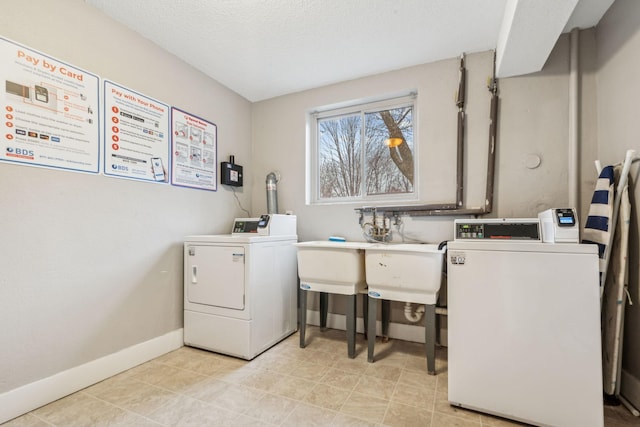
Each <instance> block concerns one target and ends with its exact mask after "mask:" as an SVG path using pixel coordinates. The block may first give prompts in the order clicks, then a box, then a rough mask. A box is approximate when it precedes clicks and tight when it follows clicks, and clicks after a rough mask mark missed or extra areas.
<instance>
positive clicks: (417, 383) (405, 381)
mask: <svg viewBox="0 0 640 427" xmlns="http://www.w3.org/2000/svg"><path fill="white" fill-rule="evenodd" d="M438 380H439V376H438V375H429V374H428V373H427V372H426V371H412V370H410V369H403V370H402V372H400V378H398V385H408V386H412V387H421V388H429V389H432V390H434V391H435V389H436V384H437V382H438Z"/></svg>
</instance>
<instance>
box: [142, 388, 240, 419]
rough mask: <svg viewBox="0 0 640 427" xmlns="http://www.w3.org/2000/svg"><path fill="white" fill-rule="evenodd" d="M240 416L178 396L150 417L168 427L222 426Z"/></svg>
mask: <svg viewBox="0 0 640 427" xmlns="http://www.w3.org/2000/svg"><path fill="white" fill-rule="evenodd" d="M239 415H240V414H239V413H234V412H232V411H228V410H226V409H223V408H219V407H216V406H213V405H209V404H206V403H204V402H202V401H200V400H197V399H193V398H191V397H188V396H181V395H177V396H176V397H175V398H174V399H172V400H171V401H170V402H169V403H167V404H166V405H165V406H163V407H162V408H160V409H158V410H156V411H155V412H153V413H151V414H150V415H149V418H151V419H152V420H154V421H157V422H159V423H161V424H162V425H167V426H169V425H170V426H194V427H195V426H205V425H222V424H224V423H229V422H231V421H233V420H234V419H236V418H237V417H238V416H239Z"/></svg>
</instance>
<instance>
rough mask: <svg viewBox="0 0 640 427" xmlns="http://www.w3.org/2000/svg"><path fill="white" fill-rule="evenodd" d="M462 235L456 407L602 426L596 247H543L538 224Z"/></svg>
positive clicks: (455, 312)
mask: <svg viewBox="0 0 640 427" xmlns="http://www.w3.org/2000/svg"><path fill="white" fill-rule="evenodd" d="M455 227H456V229H455V236H456V237H455V240H454V241H453V242H449V244H448V245H447V246H448V249H447V274H448V289H447V299H448V301H447V305H448V322H449V325H448V326H449V327H448V399H449V402H450V404H452V405H454V406H460V407H463V408H469V409H474V410H477V411H481V412H487V413H490V414H494V415H498V416H501V417H505V418H509V419H513V420H517V421H523V422H526V423H528V424H533V425H541V426H568V427H569V426H575V427H587V426H590V427H602V425H603V405H602V359H601V347H600V341H601V340H600V291H599V283H598V249H597V246H595V245H585V244H578V243H543V242H542V239H541V236H540V232H539V231H540V224H539V221H538V219H537V218H536V219H525V220H519V219H516V220H506V219H502V220H501V219H484V220H481V219H478V220H473V219H472V220H455Z"/></svg>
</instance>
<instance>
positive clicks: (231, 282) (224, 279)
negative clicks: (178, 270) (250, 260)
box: [185, 245, 245, 310]
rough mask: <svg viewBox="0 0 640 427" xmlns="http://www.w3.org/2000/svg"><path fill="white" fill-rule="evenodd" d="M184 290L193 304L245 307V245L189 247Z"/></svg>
mask: <svg viewBox="0 0 640 427" xmlns="http://www.w3.org/2000/svg"><path fill="white" fill-rule="evenodd" d="M186 250H187V253H188V256H187V265H186V266H185V267H186V274H185V281H186V283H185V285H186V286H185V290H186V292H187V299H188V301H189V302H191V303H194V304H204V305H210V306H214V307H223V308H231V309H235V310H244V303H245V280H244V279H245V277H244V273H245V272H244V262H245V250H244V247H243V246H206V245H203V246H197V245H189V246H188V247H187V249H186Z"/></svg>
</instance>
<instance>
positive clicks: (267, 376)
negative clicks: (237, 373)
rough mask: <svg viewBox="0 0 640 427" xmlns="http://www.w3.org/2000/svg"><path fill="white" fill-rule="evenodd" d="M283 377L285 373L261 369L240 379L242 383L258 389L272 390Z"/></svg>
mask: <svg viewBox="0 0 640 427" xmlns="http://www.w3.org/2000/svg"><path fill="white" fill-rule="evenodd" d="M282 377H283V375H282V374H280V373H278V372H272V371H268V370H263V369H259V370H257V371H256V372H255V373H253V374H251V375H248V376H247V377H245V378H243V379H242V380H240V384H242V385H245V386H247V387H253V388H256V389H258V390H263V391H271V390H273V389H274V388H275V386H276V385H277V384H278V383H279V382H280V381H281V380H282Z"/></svg>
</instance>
